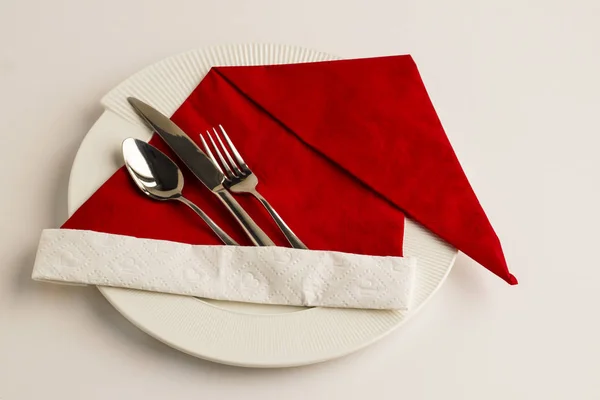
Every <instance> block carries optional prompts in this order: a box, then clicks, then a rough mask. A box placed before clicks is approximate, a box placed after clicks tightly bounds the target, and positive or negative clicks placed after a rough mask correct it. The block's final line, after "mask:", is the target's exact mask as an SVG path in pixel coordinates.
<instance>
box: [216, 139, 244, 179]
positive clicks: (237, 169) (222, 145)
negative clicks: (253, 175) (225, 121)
mask: <svg viewBox="0 0 600 400" xmlns="http://www.w3.org/2000/svg"><path fill="white" fill-rule="evenodd" d="M213 132H214V133H215V136H216V137H217V140H218V141H219V144H220V145H221V149H222V150H223V153H225V157H227V160H229V164H230V165H231V168H233V171H234V172H235V173H236V174H237V175H239V176H244V175H246V174H244V173H243V172H242V171H240V169H239V168H238V166H237V164H236V163H235V161H233V158H231V154H229V151H228V150H227V146H225V144H224V143H223V141H222V140H221V136H219V134H218V133H217V130H216V129H215V128H213Z"/></svg>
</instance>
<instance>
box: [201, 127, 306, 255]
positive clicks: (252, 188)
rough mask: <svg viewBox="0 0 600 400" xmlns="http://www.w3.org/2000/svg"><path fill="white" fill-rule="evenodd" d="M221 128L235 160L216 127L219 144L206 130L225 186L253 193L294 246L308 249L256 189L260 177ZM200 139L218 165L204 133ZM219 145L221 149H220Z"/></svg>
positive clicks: (237, 190) (207, 152)
mask: <svg viewBox="0 0 600 400" xmlns="http://www.w3.org/2000/svg"><path fill="white" fill-rule="evenodd" d="M219 128H220V130H221V133H222V136H223V137H224V138H225V141H226V142H227V145H228V146H229V149H231V152H232V153H233V157H235V161H234V160H233V157H231V154H230V153H229V151H228V150H227V146H225V143H223V140H221V136H220V135H219V134H218V133H217V130H216V129H215V128H213V132H214V136H215V137H216V138H217V142H218V143H219V145H217V142H215V140H214V139H213V137H212V135H211V134H210V132H209V131H206V134H207V136H208V139H209V140H210V142H211V143H212V145H213V148H214V149H215V152H216V153H217V157H218V158H219V161H220V163H221V165H222V166H223V169H224V170H225V173H224V174H223V169H220V168H219V169H220V171H221V173H222V174H223V175H224V176H225V187H226V188H227V189H229V190H230V191H232V192H234V193H249V194H251V195H253V196H254V197H255V198H256V199H258V201H260V202H261V204H262V205H263V206H264V207H265V208H266V210H267V211H268V212H269V214H270V215H271V217H273V220H275V223H276V224H277V226H279V229H281V231H282V232H283V234H284V235H285V237H286V239H287V240H288V241H289V242H290V244H291V245H292V247H294V248H297V249H307V248H308V247H306V245H305V244H304V243H302V241H301V240H300V239H299V238H298V236H296V234H295V233H294V232H293V231H292V230H291V229H290V228H289V227H288V226H287V224H286V223H285V222H284V221H283V219H282V218H281V217H280V216H279V214H278V213H277V211H275V209H274V208H273V207H272V206H271V204H269V202H268V201H267V200H266V199H265V198H264V197H263V196H262V195H261V194H260V193H259V192H258V191H257V190H256V186H257V185H258V178H257V177H256V175H254V174H253V173H252V170H250V168H249V167H248V165H247V164H246V162H245V161H244V159H243V158H242V156H241V155H240V153H239V152H238V150H237V149H236V147H235V146H234V145H233V142H232V141H231V139H230V138H229V135H227V132H225V129H223V126H221V125H219ZM200 139H201V140H202V144H203V145H204V149H205V150H206V154H208V156H209V157H210V158H211V160H212V161H213V162H214V163H215V165H216V166H217V167H218V166H219V162H218V161H217V159H216V158H215V156H214V155H213V153H212V151H211V150H210V147H209V146H208V143H207V142H206V140H204V137H203V136H202V135H200ZM219 147H220V148H221V150H219ZM223 154H225V157H223Z"/></svg>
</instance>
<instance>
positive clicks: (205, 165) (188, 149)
mask: <svg viewBox="0 0 600 400" xmlns="http://www.w3.org/2000/svg"><path fill="white" fill-rule="evenodd" d="M127 101H128V102H129V104H131V106H132V107H133V109H134V110H135V112H136V113H137V114H138V115H139V116H140V117H141V119H142V120H143V121H144V123H145V124H146V125H148V127H150V128H151V129H152V130H154V131H155V132H156V133H158V135H159V136H160V137H161V138H162V139H163V140H164V141H165V142H166V143H167V144H168V145H169V147H170V148H171V149H172V150H173V152H174V153H175V154H176V155H177V156H178V157H179V158H180V159H181V161H183V163H184V164H185V165H186V167H187V168H188V169H189V170H190V171H192V173H193V174H194V175H195V176H196V178H198V180H200V182H202V183H203V184H204V186H206V187H207V188H208V189H209V190H210V191H212V192H213V193H214V194H215V195H217V197H218V198H219V199H220V200H221V201H222V202H223V204H224V205H225V207H226V208H227V209H228V210H229V212H231V214H233V216H234V217H235V219H236V220H237V222H238V223H239V224H240V225H241V226H242V228H243V229H244V232H245V233H246V234H247V235H248V237H249V238H250V240H252V243H254V244H255V245H257V246H275V243H274V242H273V241H272V240H271V239H270V238H269V237H268V236H267V234H266V233H264V232H263V230H262V229H260V227H259V226H258V225H257V224H256V222H254V221H253V220H252V218H251V217H250V216H249V215H248V213H247V212H246V211H245V210H244V209H243V208H242V206H241V205H240V204H239V203H238V202H237V201H236V200H235V199H234V198H233V196H232V195H231V194H230V193H229V192H228V191H227V189H225V186H224V185H223V182H224V181H225V176H224V175H223V173H222V172H221V171H220V170H219V168H218V167H217V166H216V165H215V164H214V163H213V161H212V160H211V159H210V158H208V156H207V155H206V154H205V153H204V152H203V151H202V150H201V149H200V147H198V145H197V144H196V143H194V141H193V140H192V139H190V137H189V136H188V135H187V134H186V133H185V132H184V131H183V130H182V129H181V128H179V127H178V126H177V124H175V123H174V122H173V121H171V120H170V119H169V117H167V116H166V115H164V114H162V113H161V112H160V111H158V110H156V109H155V108H154V107H152V106H151V105H149V104H146V103H144V102H143V101H141V100H140V99H137V98H135V97H128V98H127Z"/></svg>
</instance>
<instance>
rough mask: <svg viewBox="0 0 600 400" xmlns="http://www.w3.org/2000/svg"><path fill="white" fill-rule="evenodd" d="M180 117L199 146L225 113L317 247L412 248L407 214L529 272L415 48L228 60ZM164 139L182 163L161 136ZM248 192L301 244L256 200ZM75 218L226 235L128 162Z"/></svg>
mask: <svg viewBox="0 0 600 400" xmlns="http://www.w3.org/2000/svg"><path fill="white" fill-rule="evenodd" d="M142 100H143V99H142ZM150 103H151V102H150ZM172 120H173V121H174V122H176V123H177V124H178V125H179V126H180V127H181V128H182V129H183V130H184V131H186V132H187V134H188V135H189V136H190V137H191V138H192V139H193V140H195V141H196V142H197V143H198V144H200V141H199V136H198V134H200V133H203V132H205V131H206V129H208V128H210V127H212V126H215V125H218V124H222V125H223V126H224V127H225V129H226V130H227V133H228V134H229V136H230V137H231V139H232V140H233V142H234V143H235V145H236V147H237V148H238V150H239V151H240V153H241V154H242V156H243V157H244V159H245V160H246V162H247V163H248V165H249V166H250V167H251V168H252V170H253V171H254V172H255V174H256V175H257V176H258V178H259V186H258V189H259V191H260V192H261V193H262V194H263V195H264V196H265V197H266V198H267V199H268V200H269V201H270V202H271V204H272V205H273V206H274V207H275V209H276V210H277V211H278V212H279V214H280V215H281V216H282V217H283V218H284V220H285V221H286V222H287V223H288V225H289V226H290V227H291V228H292V229H293V230H294V232H295V233H296V234H297V235H298V236H299V237H300V238H301V239H302V241H303V242H304V243H305V244H306V245H307V246H308V247H309V248H311V249H322V250H336V251H344V252H352V253H358V254H371V255H401V254H402V239H403V226H404V217H405V214H406V215H407V216H409V217H410V218H412V219H414V220H416V221H417V222H419V223H421V224H422V225H424V226H425V227H426V228H428V229H429V230H431V231H432V232H433V233H435V234H437V235H438V236H440V237H441V238H442V239H444V240H446V241H447V242H449V243H450V244H452V245H453V246H455V247H456V248H458V249H459V250H461V251H462V252H464V253H465V254H467V255H468V256H470V257H471V258H472V259H474V260H475V261H477V262H479V263H480V264H481V265H483V266H484V267H486V268H487V269H489V270H490V271H491V272H493V273H494V274H496V275H498V276H499V277H501V278H502V279H504V280H505V281H507V282H508V283H510V284H516V283H517V280H516V278H515V277H514V276H513V275H511V273H510V272H509V271H508V268H507V265H506V261H505V259H504V255H503V252H502V247H501V245H500V241H499V240H498V237H497V236H496V233H495V232H494V230H493V228H492V226H491V224H490V222H489V221H488V219H487V217H486V215H485V212H484V211H483V209H482V207H481V205H480V204H479V201H478V200H477V197H476V196H475V193H474V192H473V190H472V188H471V186H470V184H469V182H468V180H467V178H466V176H465V174H464V172H463V170H462V168H461V166H460V164H459V162H458V160H457V158H456V155H455V154H454V151H453V150H452V147H451V145H450V143H449V141H448V138H447V137H446V134H445V132H444V130H443V127H442V125H441V123H440V121H439V119H438V117H437V114H436V112H435V110H434V108H433V105H432V104H431V101H430V99H429V96H428V94H427V91H426V89H425V87H424V85H423V82H422V80H421V78H420V75H419V72H418V70H417V67H416V65H415V64H414V62H413V60H412V58H411V57H410V56H392V57H379V58H366V59H356V60H343V61H328V62H317V63H304V64H290V65H271V66H253V67H215V68H213V69H211V71H210V72H209V73H208V74H207V76H206V77H205V78H204V79H203V80H202V82H201V83H200V84H199V85H198V87H197V88H196V89H195V90H194V91H193V92H192V93H191V95H190V96H189V97H188V99H187V100H186V101H185V102H184V103H183V104H182V105H181V107H180V108H179V109H178V110H177V111H176V112H175V114H174V115H173V116H172ZM151 143H152V144H154V145H156V146H157V147H159V148H160V149H162V150H163V151H165V152H166V153H167V154H168V155H169V156H171V157H172V158H173V160H175V161H177V162H178V161H179V160H178V158H177V157H176V156H175V155H174V154H173V153H172V152H171V151H170V149H168V148H167V146H166V145H165V144H164V143H163V142H162V140H161V139H160V138H159V137H158V136H156V135H155V136H154V137H153V138H152V140H151ZM118 145H119V144H117V143H115V148H117V146H118ZM179 164H180V165H183V164H182V163H179ZM182 170H183V172H184V176H185V180H186V184H185V187H184V194H185V195H186V197H188V198H189V199H190V200H192V201H194V202H195V203H196V204H198V205H199V206H200V207H202V208H203V209H204V210H205V211H206V212H207V213H209V215H210V216H211V217H212V218H213V219H214V220H215V221H216V222H217V223H218V224H220V225H221V226H223V227H224V228H225V229H226V230H227V231H228V232H229V233H230V234H231V235H232V236H233V237H234V238H235V239H236V240H238V241H239V242H240V243H243V244H248V245H249V244H250V242H249V241H248V240H247V239H246V238H245V237H244V236H243V235H242V233H241V229H240V228H239V227H238V226H237V225H236V223H235V222H234V220H233V219H232V218H231V217H230V216H229V215H228V213H227V212H226V211H225V210H224V208H223V206H222V205H221V204H220V203H219V202H218V200H217V199H216V197H215V196H213V195H212V194H211V193H210V192H209V191H208V190H207V189H205V188H204V187H203V186H202V185H201V184H200V183H199V182H198V181H197V180H196V179H195V178H194V177H193V176H192V175H191V174H190V173H189V171H187V169H185V167H183V168H182ZM237 197H238V198H239V200H240V203H241V204H242V205H243V206H244V207H245V208H246V209H247V210H248V212H249V213H250V214H251V215H252V216H253V218H254V219H255V220H256V222H257V223H258V224H259V225H260V226H261V227H263V229H264V230H265V232H266V233H267V234H268V235H269V236H271V237H272V238H273V239H274V240H275V242H276V243H277V244H278V245H287V242H286V241H285V239H284V237H283V235H282V234H281V233H280V232H279V230H278V228H277V226H276V225H275V223H274V222H273V221H272V220H271V219H270V217H269V216H268V214H267V213H266V212H265V211H264V210H263V209H262V208H261V207H262V206H261V205H259V203H258V202H257V201H256V200H254V199H252V198H250V197H249V196H237ZM63 228H69V229H89V230H95V231H102V232H108V233H116V234H122V235H130V236H136V237H146V238H155V239H165V240H172V241H179V242H185V243H192V244H219V241H218V239H217V238H216V237H215V236H214V234H213V233H212V232H211V231H210V230H209V229H208V228H207V227H205V226H204V225H203V222H202V221H201V220H200V219H199V218H197V217H195V216H194V215H193V214H192V213H191V211H188V210H187V209H186V208H185V207H184V206H183V205H181V204H178V203H176V202H157V201H152V200H150V199H148V198H147V197H145V196H144V195H143V194H141V193H140V192H139V191H138V189H137V188H135V187H134V185H133V184H132V183H131V182H130V180H129V177H128V176H127V172H126V171H125V169H124V168H121V169H120V170H118V171H117V172H116V173H115V174H114V175H113V176H112V177H111V178H110V179H109V180H108V181H107V182H106V183H105V184H104V185H103V186H102V187H101V188H100V189H99V190H98V191H97V192H96V193H95V194H94V195H93V196H92V197H91V198H90V199H89V200H88V201H87V202H86V203H85V204H83V205H82V206H81V207H80V208H79V210H77V212H76V213H75V214H74V215H73V216H72V217H71V218H70V219H69V220H68V221H67V222H66V223H65V224H64V225H63Z"/></svg>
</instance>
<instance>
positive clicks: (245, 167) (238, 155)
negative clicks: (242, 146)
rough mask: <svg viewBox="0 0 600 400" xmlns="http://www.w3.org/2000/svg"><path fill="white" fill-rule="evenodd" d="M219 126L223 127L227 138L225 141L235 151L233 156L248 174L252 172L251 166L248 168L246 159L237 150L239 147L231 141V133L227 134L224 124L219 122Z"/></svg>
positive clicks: (222, 130)
mask: <svg viewBox="0 0 600 400" xmlns="http://www.w3.org/2000/svg"><path fill="white" fill-rule="evenodd" d="M219 128H221V132H223V137H224V138H225V141H226V142H227V144H228V145H229V148H230V149H231V151H232V152H233V156H234V157H235V159H236V160H237V162H238V164H239V165H240V168H241V169H242V171H244V172H245V173H246V174H251V173H252V171H250V168H248V165H246V162H245V161H244V159H243V158H242V156H241V155H240V153H239V152H238V151H237V149H236V148H235V146H234V145H233V142H232V141H231V139H229V135H228V134H227V132H225V129H224V128H223V126H222V125H221V124H219Z"/></svg>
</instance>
